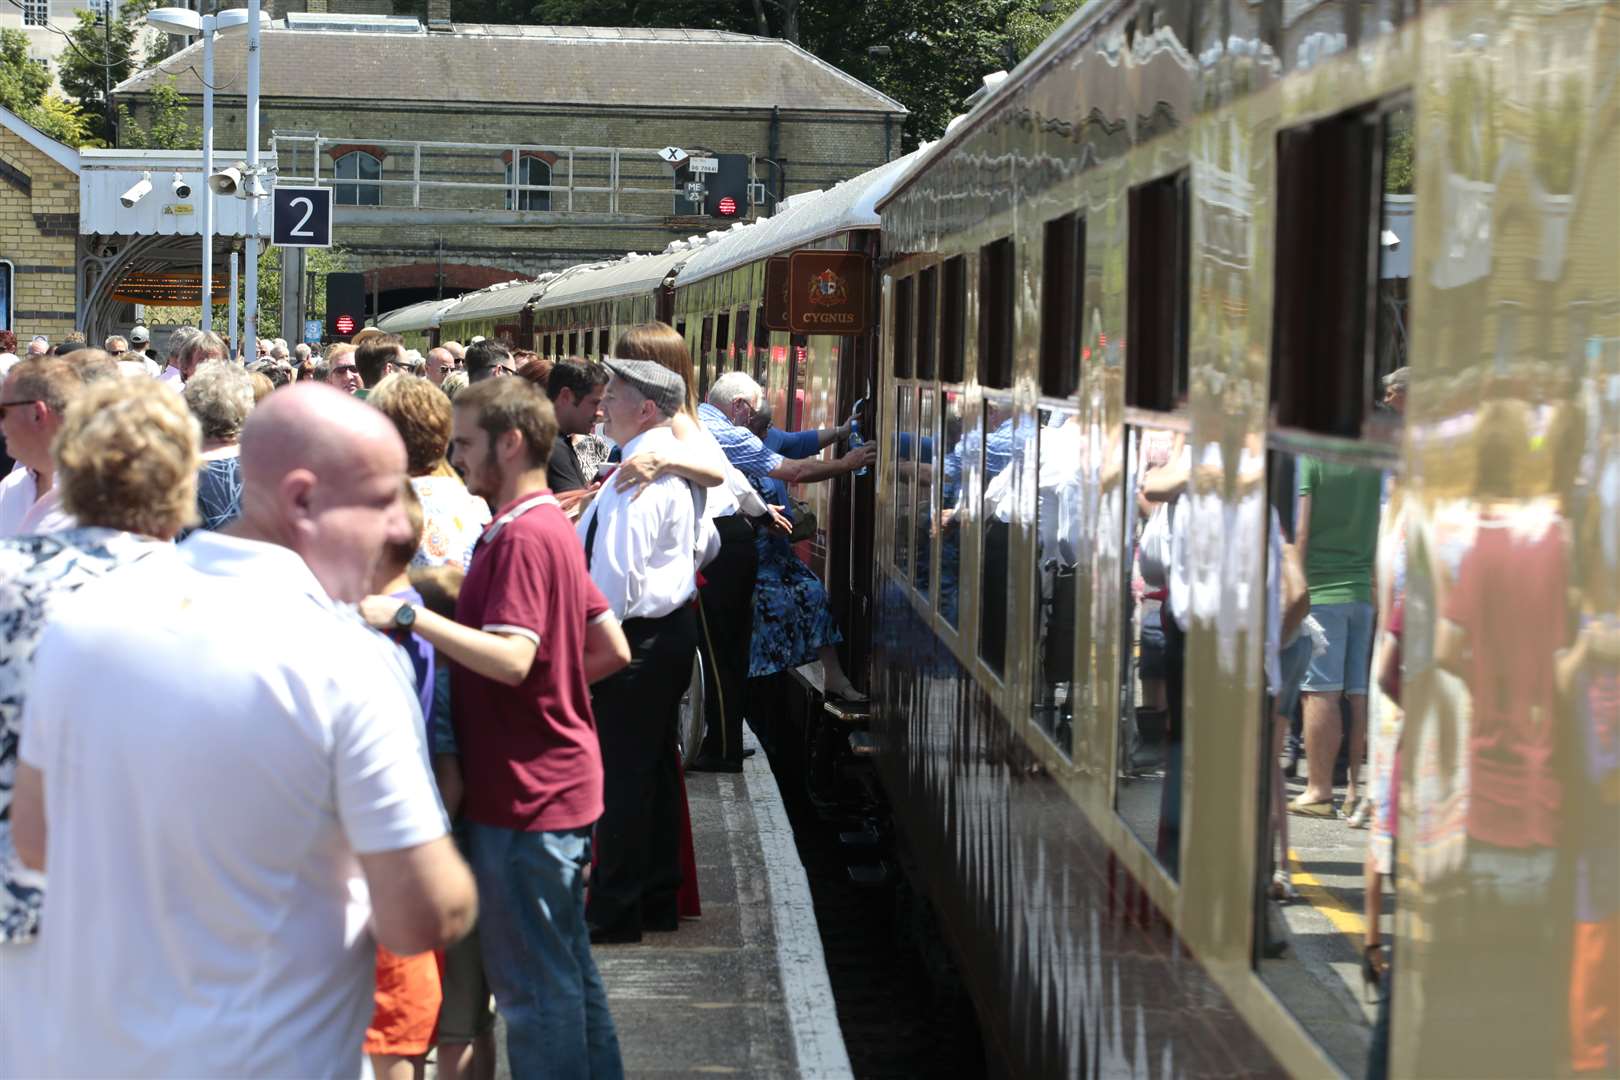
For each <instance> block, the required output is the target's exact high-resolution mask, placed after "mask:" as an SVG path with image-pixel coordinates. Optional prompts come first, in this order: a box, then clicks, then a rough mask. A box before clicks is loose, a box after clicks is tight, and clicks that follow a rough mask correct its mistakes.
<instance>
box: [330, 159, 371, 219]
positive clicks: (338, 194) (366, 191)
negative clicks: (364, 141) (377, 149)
mask: <svg viewBox="0 0 1620 1080" xmlns="http://www.w3.org/2000/svg"><path fill="white" fill-rule="evenodd" d="M350 158H354V159H355V167H354V175H353V176H344V175H343V163H344V162H345V161H348V160H349V159H350ZM360 158H369V159H370V160H372V161H374V162H376V165H377V176H376V179H378V180H381V179H382V171H383V163H382V159H381V158H379V157H378V156H377V155H376V154H373V153H371V152H370V151H367V150H350V151H349V152H348V153H346V154H343V155H341V156H339V157H338V158H337V159H336V160H335V161H333V162H332V183H333V186H334V187H335V188H336V189H337V190H336V191H335V192H333V201H334V202H335V203H336V204H337V205H338V206H381V205H382V187H381V185H378V184H372V183H368V182H367V181H368V180H370V179H371V178H370V177H365V176H361V175H360V171H361V170H360V163H359V159H360ZM345 195H347V196H348V198H345V197H344V196H345Z"/></svg>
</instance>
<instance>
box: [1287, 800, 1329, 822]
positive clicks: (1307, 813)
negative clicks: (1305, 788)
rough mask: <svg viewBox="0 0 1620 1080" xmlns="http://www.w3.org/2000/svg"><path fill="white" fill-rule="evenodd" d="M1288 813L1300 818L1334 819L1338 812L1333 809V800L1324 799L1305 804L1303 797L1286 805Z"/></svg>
mask: <svg viewBox="0 0 1620 1080" xmlns="http://www.w3.org/2000/svg"><path fill="white" fill-rule="evenodd" d="M1288 812H1289V813H1290V814H1297V815H1298V816H1300V817H1313V818H1336V817H1338V816H1339V812H1338V811H1337V810H1335V809H1333V800H1332V799H1324V800H1323V801H1322V802H1306V801H1305V796H1303V795H1301V796H1300V797H1299V798H1297V799H1295V800H1293V801H1292V802H1290V803H1289V804H1288Z"/></svg>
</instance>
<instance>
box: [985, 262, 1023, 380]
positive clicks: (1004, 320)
mask: <svg viewBox="0 0 1620 1080" xmlns="http://www.w3.org/2000/svg"><path fill="white" fill-rule="evenodd" d="M1015 269H1016V262H1015V260H1014V259H1013V242H1012V240H1011V238H1007V239H1003V240H997V241H995V242H994V243H990V244H986V245H985V246H984V247H982V248H980V249H979V383H980V384H981V385H983V386H988V387H994V388H996V389H1006V388H1007V387H1010V386H1012V374H1013V295H1014V292H1013V289H1014V281H1013V273H1014V272H1015Z"/></svg>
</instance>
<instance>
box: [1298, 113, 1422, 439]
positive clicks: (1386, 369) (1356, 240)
mask: <svg viewBox="0 0 1620 1080" xmlns="http://www.w3.org/2000/svg"><path fill="white" fill-rule="evenodd" d="M1412 151H1413V139H1412V114H1411V108H1410V106H1406V105H1400V106H1396V107H1393V108H1389V107H1384V106H1378V105H1374V106H1369V107H1366V108H1359V109H1353V110H1350V111H1348V112H1344V113H1340V114H1339V115H1337V116H1332V117H1328V118H1327V119H1325V120H1319V121H1317V122H1315V123H1313V124H1309V125H1306V126H1303V127H1298V128H1293V129H1291V130H1288V131H1284V132H1281V133H1280V134H1279V135H1278V136H1277V268H1276V275H1277V277H1276V296H1277V303H1276V308H1275V311H1276V316H1275V318H1276V321H1275V325H1274V331H1273V347H1272V391H1273V395H1274V399H1275V402H1276V406H1277V418H1278V422H1279V423H1280V424H1281V425H1283V426H1285V427H1292V428H1300V429H1303V430H1306V431H1312V432H1318V433H1321V434H1325V435H1338V436H1342V437H1345V438H1357V437H1360V436H1362V435H1364V434H1372V433H1373V431H1374V429H1375V428H1378V427H1380V426H1382V422H1383V421H1386V420H1388V419H1390V417H1389V415H1388V414H1387V413H1383V412H1380V411H1379V410H1378V409H1377V406H1379V405H1380V404H1382V403H1383V397H1384V394H1383V391H1384V386H1383V385H1382V382H1381V380H1382V378H1383V377H1384V376H1387V375H1389V374H1390V373H1392V372H1393V371H1394V370H1395V369H1396V368H1399V367H1403V366H1405V363H1406V360H1405V356H1406V298H1407V295H1408V291H1409V290H1408V284H1409V282H1410V279H1411V245H1412V237H1413V233H1412V228H1411V221H1412V189H1411V176H1412V165H1413V161H1412ZM1328 253H1332V254H1331V256H1329V255H1328Z"/></svg>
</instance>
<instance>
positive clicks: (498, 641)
mask: <svg viewBox="0 0 1620 1080" xmlns="http://www.w3.org/2000/svg"><path fill="white" fill-rule="evenodd" d="M148 344H149V334H148V333H147V331H146V329H145V328H144V327H136V328H135V329H134V330H133V331H132V332H131V333H130V334H128V335H125V336H119V337H114V338H109V339H108V340H107V341H106V342H105V347H104V348H102V349H96V348H92V347H88V346H86V344H85V343H84V341H83V339H82V336H79V337H77V338H70V339H68V340H66V341H64V342H62V343H60V344H58V345H57V346H55V347H52V345H51V343H50V342H48V341H43V340H36V341H34V342H32V343H30V345H29V347H28V349H27V351H26V353H25V354H24V355H22V356H20V357H19V356H17V355H16V354H15V342H8V341H5V340H0V347H5V348H6V351H5V354H4V355H0V368H3V370H4V381H3V383H0V434H3V435H4V439H5V448H6V453H7V454H8V455H9V457H10V458H11V460H12V462H13V464H12V465H10V466H9V471H8V472H7V473H6V474H5V478H4V480H3V481H0V594H4V595H3V601H0V606H3V610H4V611H5V613H6V615H5V619H6V622H5V629H6V632H5V634H4V636H3V639H0V1001H3V1002H4V1003H5V1007H4V1008H3V1009H0V1076H10V1075H133V1074H162V1075H177V1074H186V1075H225V1074H267V1075H269V1074H273V1075H298V1076H317V1075H319V1076H328V1075H330V1076H354V1075H360V1074H361V1073H362V1072H363V1071H364V1068H365V1065H366V1064H367V1062H368V1061H369V1064H370V1066H371V1069H372V1070H373V1071H374V1072H375V1074H376V1075H379V1076H387V1077H396V1076H397V1077H407V1076H421V1075H423V1071H424V1068H425V1062H426V1057H427V1054H428V1053H429V1052H430V1050H433V1049H434V1048H435V1046H436V1051H437V1057H436V1065H437V1069H438V1073H439V1075H440V1076H444V1077H459V1076H470V1077H488V1076H491V1075H492V1074H493V1069H494V1065H495V1048H494V1045H493V1036H492V1030H493V1019H494V1013H493V1012H492V1011H491V1007H490V1000H491V996H492V995H493V999H494V1003H495V1007H496V1009H498V1011H499V1013H500V1015H501V1017H502V1018H503V1019H504V1021H505V1025H506V1031H507V1044H506V1050H507V1055H508V1058H509V1060H510V1064H511V1068H512V1073H513V1075H517V1076H524V1077H528V1076H568V1077H575V1076H579V1077H584V1076H590V1077H613V1076H618V1075H622V1072H623V1069H622V1065H621V1062H620V1052H619V1044H618V1037H617V1033H616V1029H615V1026H614V1021H613V1016H612V1014H611V1011H610V1009H609V1007H608V1001H607V997H606V992H605V990H604V987H603V983H602V980H601V977H600V975H599V974H598V971H597V968H596V965H595V962H594V960H593V958H592V952H591V949H592V946H593V945H606V944H629V943H634V942H638V941H640V940H641V939H642V936H643V934H644V933H646V932H649V931H651V932H669V931H674V930H676V929H677V928H678V926H679V925H680V920H681V918H682V917H686V916H691V915H695V914H697V913H698V912H699V911H700V910H701V908H700V904H699V898H698V896H697V888H696V881H695V875H694V868H695V858H694V855H693V852H692V845H691V828H690V821H689V818H688V815H687V814H686V809H685V788H684V780H683V774H682V756H681V752H680V748H679V733H678V716H679V710H680V702H681V699H682V696H683V694H685V693H686V691H687V689H688V686H689V685H690V683H691V676H692V671H693V664H694V658H695V657H699V656H700V657H701V663H702V667H703V669H704V670H705V672H706V673H707V675H708V677H707V678H706V679H705V680H704V685H705V687H706V691H707V694H708V700H707V701H706V703H705V704H706V717H707V720H708V724H709V727H708V730H707V732H706V733H705V735H704V739H703V744H702V748H701V751H700V752H699V754H698V755H697V757H696V759H695V761H694V762H693V763H692V765H691V767H692V768H694V769H700V770H710V771H720V772H738V771H741V769H742V767H743V760H744V755H745V753H747V752H748V751H745V750H744V748H743V745H742V724H743V720H744V716H745V714H746V713H747V711H748V696H749V689H748V688H749V680H750V679H751V678H753V677H757V676H761V675H768V674H772V673H774V672H780V671H782V670H785V669H786V668H788V667H794V666H798V665H802V664H805V663H810V662H814V661H817V660H820V661H821V662H822V663H823V664H824V666H825V669H826V672H825V673H826V685H827V692H828V694H829V696H834V697H838V698H841V699H844V700H845V701H847V702H859V701H860V700H861V695H860V693H859V692H858V691H857V690H856V689H855V687H854V686H853V685H852V683H851V682H850V680H849V679H848V677H847V676H846V675H845V674H844V673H843V671H842V669H841V668H840V667H839V666H838V663H837V653H836V648H835V646H836V644H837V641H838V632H837V628H836V626H835V625H834V623H833V621H832V619H831V617H830V615H829V614H828V611H827V598H826V595H825V593H824V591H822V590H821V587H820V584H819V582H817V581H816V579H815V578H814V577H813V576H812V575H810V574H809V573H808V571H807V570H805V569H804V567H803V564H802V563H799V562H798V560H797V558H796V556H795V555H794V554H793V551H792V549H791V547H790V546H789V545H788V541H787V539H786V538H787V537H789V536H792V535H793V527H794V525H793V521H792V515H793V510H792V507H791V503H790V500H788V499H787V498H786V488H785V486H784V485H785V484H789V483H799V484H803V483H812V482H816V481H821V480H826V479H829V478H832V477H835V476H839V475H843V474H845V473H849V472H853V471H855V470H857V469H860V468H863V467H865V466H868V465H870V464H871V462H872V459H873V456H874V450H875V446H874V445H873V444H867V445H866V446H864V447H861V448H859V449H856V450H852V451H850V452H848V453H845V454H843V455H842V456H839V457H835V458H825V459H824V458H821V457H818V456H816V452H817V451H819V450H820V449H822V448H824V447H827V446H829V445H833V444H835V443H837V442H838V441H840V440H841V439H843V438H845V437H847V436H848V434H849V426H848V425H841V426H839V427H837V428H828V429H825V430H823V431H819V432H803V433H794V434H793V435H784V433H782V432H779V431H775V429H772V428H770V426H769V424H768V422H764V423H762V422H761V420H760V417H761V415H762V413H763V397H764V395H763V391H762V390H761V388H760V387H759V386H758V384H757V383H755V382H754V381H753V380H752V379H751V378H749V377H748V376H747V375H745V374H742V373H732V374H729V375H726V376H724V377H723V378H721V379H719V380H717V382H716V383H715V385H714V386H713V387H712V388H710V390H709V392H708V394H707V399H706V400H705V401H703V402H702V403H699V402H698V401H697V400H696V393H695V384H694V380H693V371H692V363H691V359H690V356H689V355H688V353H687V350H686V347H685V344H684V342H683V340H682V339H681V337H680V335H679V334H677V333H676V332H675V331H674V330H673V329H672V328H670V327H669V326H666V325H663V324H647V325H643V326H638V327H635V328H632V329H631V330H629V331H628V332H627V333H626V334H625V335H624V336H623V337H622V338H621V339H620V340H619V342H618V343H617V345H616V346H615V348H614V350H613V355H612V357H611V358H608V359H606V360H604V361H602V362H600V363H592V362H586V361H581V360H561V361H557V362H555V363H552V362H548V361H547V360H545V359H542V358H540V357H537V356H535V355H533V354H528V355H524V354H521V353H514V352H513V351H512V350H510V349H509V348H507V347H506V346H505V345H503V344H501V343H498V342H494V341H474V342H473V343H472V344H471V345H470V346H468V347H467V348H465V349H463V348H462V347H461V346H459V345H457V344H455V343H446V344H445V345H443V346H441V347H437V348H434V349H432V350H430V351H429V352H428V353H427V355H426V356H416V355H414V354H413V353H412V352H411V351H410V350H407V349H406V348H405V346H404V344H403V343H402V342H401V340H400V339H399V338H398V337H395V336H392V335H388V334H385V333H382V332H380V331H377V330H375V329H368V330H366V331H363V332H362V333H361V334H359V335H357V336H356V339H355V340H354V341H351V342H347V343H343V344H340V345H334V346H332V347H331V348H329V349H327V350H326V352H325V353H324V355H320V356H317V355H316V354H315V353H314V352H313V351H311V350H307V349H306V348H304V347H303V346H298V347H295V348H294V349H293V350H292V351H290V352H289V351H288V350H287V349H286V348H285V345H284V344H283V343H279V342H264V343H261V345H262V348H261V349H260V350H259V353H260V359H257V360H254V361H251V362H247V361H246V358H244V357H237V358H236V359H235V360H230V359H227V353H228V350H227V348H226V346H225V344H224V342H222V341H221V340H220V339H219V338H218V337H217V336H216V335H214V334H212V333H209V332H207V331H203V330H199V329H196V328H192V327H182V328H180V329H178V330H176V331H174V332H173V333H172V334H171V335H170V336H169V338H168V340H167V342H166V352H165V354H164V355H163V356H161V357H157V356H152V355H149V354H148V353H147V351H146V347H147V345H148ZM513 376H516V377H513ZM750 425H752V426H753V427H755V428H757V429H759V430H760V432H761V434H762V435H763V436H764V437H763V438H761V435H757V434H755V433H754V432H752V431H750ZM772 443H775V444H777V445H784V444H785V443H791V444H792V445H791V446H786V445H784V450H783V452H778V451H777V450H773V449H771V448H770V444H772ZM801 513H802V511H801ZM177 541H178V542H177ZM87 676H93V677H87ZM47 875H48V879H47ZM135 988H139V989H138V990H136V989H135Z"/></svg>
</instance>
